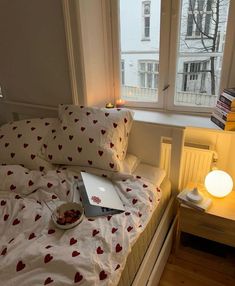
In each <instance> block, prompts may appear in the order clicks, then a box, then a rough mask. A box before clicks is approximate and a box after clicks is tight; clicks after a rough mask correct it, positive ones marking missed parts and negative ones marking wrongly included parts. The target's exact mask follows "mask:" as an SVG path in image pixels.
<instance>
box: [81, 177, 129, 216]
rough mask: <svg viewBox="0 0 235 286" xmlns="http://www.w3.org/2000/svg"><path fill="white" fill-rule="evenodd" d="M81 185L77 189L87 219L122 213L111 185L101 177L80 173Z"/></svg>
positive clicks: (121, 206) (120, 203) (117, 197)
mask: <svg viewBox="0 0 235 286" xmlns="http://www.w3.org/2000/svg"><path fill="white" fill-rule="evenodd" d="M81 176H82V180H83V185H82V186H81V187H79V189H80V194H81V197H82V204H83V207H84V210H85V215H86V216H87V217H95V216H103V215H108V214H115V213H119V212H122V211H124V210H125V209H124V207H123V204H122V201H121V199H120V198H119V196H118V193H117V190H116V189H115V187H114V185H113V183H112V182H111V181H110V180H108V179H106V178H103V177H100V176H96V175H93V174H89V173H85V172H81Z"/></svg>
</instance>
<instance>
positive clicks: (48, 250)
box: [0, 166, 162, 286]
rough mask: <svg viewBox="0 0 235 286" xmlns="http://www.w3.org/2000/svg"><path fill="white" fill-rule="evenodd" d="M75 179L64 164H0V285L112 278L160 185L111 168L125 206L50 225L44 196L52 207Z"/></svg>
mask: <svg viewBox="0 0 235 286" xmlns="http://www.w3.org/2000/svg"><path fill="white" fill-rule="evenodd" d="M84 171H85V170H84ZM89 171H91V170H89ZM97 172H98V173H99V172H100V171H97ZM95 173H96V172H95ZM100 175H103V176H107V177H111V175H110V174H108V173H106V174H103V173H102V174H100ZM80 180H81V178H80V175H79V174H78V173H74V172H72V171H71V170H67V169H66V168H62V169H60V170H54V171H48V172H46V173H43V172H39V171H29V170H27V169H25V168H23V167H21V166H1V167H0V281H1V283H2V285H5V286H13V285H21V286H26V285H27V286H28V285H50V284H51V285H63V286H66V285H116V284H117V283H118V281H119V279H120V276H121V272H122V270H123V268H124V266H125V263H126V259H127V256H128V254H129V253H130V251H131V247H132V246H133V244H134V243H135V241H136V240H137V238H138V237H139V235H140V234H141V233H142V231H143V230H144V228H145V226H146V225H147V223H148V221H149V220H150V218H151V214H152V212H153V211H154V210H155V208H156V207H157V206H158V204H159V202H160V200H161V195H162V192H161V189H160V188H159V187H157V186H155V185H154V184H152V183H151V182H149V181H146V180H144V179H143V178H142V177H141V176H139V175H137V176H136V175H120V174H113V175H112V180H114V181H115V184H116V185H117V187H118V193H119V196H120V198H121V200H122V201H123V203H124V205H125V212H123V213H121V214H116V215H112V216H107V217H99V218H96V219H88V218H84V219H83V221H82V222H81V224H80V225H78V226H77V227H75V228H73V229H70V230H66V231H64V230H59V229H56V228H55V226H54V225H53V223H52V221H51V212H50V210H49V209H48V207H47V205H46V204H45V202H47V204H50V205H51V207H52V206H53V205H56V204H59V203H61V202H62V201H72V199H73V195H74V194H73V190H74V189H76V188H74V186H75V183H77V182H79V181H80ZM77 191H79V190H77Z"/></svg>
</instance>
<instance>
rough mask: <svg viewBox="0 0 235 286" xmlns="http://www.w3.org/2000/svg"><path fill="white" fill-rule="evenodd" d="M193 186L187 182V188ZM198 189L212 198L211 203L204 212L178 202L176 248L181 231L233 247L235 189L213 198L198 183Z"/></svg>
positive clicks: (234, 235)
mask: <svg viewBox="0 0 235 286" xmlns="http://www.w3.org/2000/svg"><path fill="white" fill-rule="evenodd" d="M194 186H195V185H193V184H188V186H187V188H188V189H193V187H194ZM198 189H199V191H200V192H201V193H202V194H203V195H204V196H206V197H209V198H211V199H212V204H211V206H210V208H209V209H208V210H207V211H206V212H202V211H198V210H196V209H193V208H190V207H188V206H186V205H183V204H179V207H178V228H177V236H176V250H177V249H178V246H179V243H180V236H181V232H186V233H189V234H193V235H196V236H199V237H202V238H206V239H209V240H213V241H216V242H219V243H223V244H226V245H229V246H232V247H235V191H232V192H231V193H230V194H229V195H228V196H227V197H225V198H215V197H212V196H211V195H210V194H209V193H208V192H207V191H206V190H205V187H204V186H200V185H198Z"/></svg>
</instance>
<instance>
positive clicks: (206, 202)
mask: <svg viewBox="0 0 235 286" xmlns="http://www.w3.org/2000/svg"><path fill="white" fill-rule="evenodd" d="M190 192H192V190H189V189H184V190H183V191H182V192H180V193H179V194H178V196H177V199H178V201H179V202H180V203H182V204H184V205H186V206H189V207H191V208H193V209H196V210H199V211H203V212H204V211H206V210H208V209H209V207H210V206H211V203H212V200H211V199H210V198H207V197H203V198H202V200H201V201H200V202H198V203H195V202H192V201H190V200H189V198H188V196H187V194H188V193H190Z"/></svg>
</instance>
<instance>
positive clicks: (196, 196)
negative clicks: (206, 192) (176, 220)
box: [187, 188, 203, 203]
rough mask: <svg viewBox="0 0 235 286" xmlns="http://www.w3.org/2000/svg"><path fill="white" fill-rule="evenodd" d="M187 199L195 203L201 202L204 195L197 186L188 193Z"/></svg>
mask: <svg viewBox="0 0 235 286" xmlns="http://www.w3.org/2000/svg"><path fill="white" fill-rule="evenodd" d="M187 199H188V200H189V201H191V202H193V203H200V202H201V201H202V199H203V196H202V195H201V194H200V193H199V191H198V189H197V188H194V189H193V190H192V191H191V192H189V193H187Z"/></svg>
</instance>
